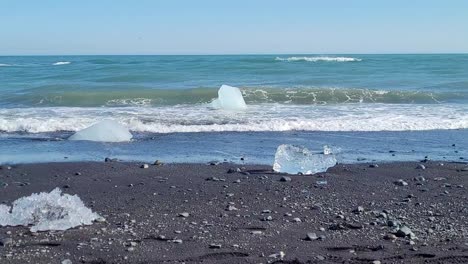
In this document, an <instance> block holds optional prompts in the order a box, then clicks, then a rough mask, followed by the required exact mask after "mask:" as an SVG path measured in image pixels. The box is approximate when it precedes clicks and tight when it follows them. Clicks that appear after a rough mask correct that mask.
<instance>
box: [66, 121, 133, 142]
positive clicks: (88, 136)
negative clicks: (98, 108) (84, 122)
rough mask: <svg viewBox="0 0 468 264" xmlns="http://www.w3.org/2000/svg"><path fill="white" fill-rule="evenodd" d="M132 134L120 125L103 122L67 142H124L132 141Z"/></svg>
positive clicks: (80, 132) (81, 131) (76, 134)
mask: <svg viewBox="0 0 468 264" xmlns="http://www.w3.org/2000/svg"><path fill="white" fill-rule="evenodd" d="M132 137H133V136H132V133H130V131H129V130H128V129H127V128H126V127H124V126H122V125H121V124H119V123H117V122H115V121H112V120H104V121H101V122H99V123H97V124H94V125H92V126H90V127H88V128H85V129H83V130H80V131H78V132H76V133H75V134H74V135H72V136H71V137H70V138H68V139H69V140H89V141H101V142H125V141H130V140H131V139H132Z"/></svg>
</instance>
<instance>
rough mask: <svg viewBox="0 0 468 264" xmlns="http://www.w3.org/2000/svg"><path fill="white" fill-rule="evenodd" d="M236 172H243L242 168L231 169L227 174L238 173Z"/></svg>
mask: <svg viewBox="0 0 468 264" xmlns="http://www.w3.org/2000/svg"><path fill="white" fill-rule="evenodd" d="M236 172H242V170H241V169H240V168H229V170H228V171H227V173H236Z"/></svg>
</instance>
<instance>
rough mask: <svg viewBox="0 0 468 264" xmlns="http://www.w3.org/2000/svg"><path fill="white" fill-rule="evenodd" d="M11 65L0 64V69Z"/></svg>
mask: <svg viewBox="0 0 468 264" xmlns="http://www.w3.org/2000/svg"><path fill="white" fill-rule="evenodd" d="M9 66H11V64H5V63H0V67H9Z"/></svg>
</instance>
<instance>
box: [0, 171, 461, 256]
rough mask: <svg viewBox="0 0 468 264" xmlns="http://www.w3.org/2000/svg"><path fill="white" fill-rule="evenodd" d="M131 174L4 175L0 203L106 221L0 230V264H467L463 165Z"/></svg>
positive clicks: (1, 180)
mask: <svg viewBox="0 0 468 264" xmlns="http://www.w3.org/2000/svg"><path fill="white" fill-rule="evenodd" d="M420 164H423V166H420ZM140 165H141V163H140V164H138V163H120V162H102V163H99V162H96V163H49V164H28V165H17V166H12V167H11V168H8V167H7V166H3V167H2V169H0V182H1V184H2V187H1V191H0V201H1V202H3V203H6V204H8V205H10V204H11V203H12V202H13V201H14V200H15V199H17V198H20V197H22V196H28V195H30V194H32V193H34V192H43V191H47V192H49V191H51V190H52V189H54V188H55V187H60V188H62V190H63V191H64V192H65V193H68V194H77V195H78V196H79V197H80V198H81V199H82V200H83V201H84V202H85V204H86V205H87V206H88V207H90V208H92V210H93V211H95V212H97V213H99V214H100V215H102V216H104V217H105V218H106V221H105V222H96V223H94V224H93V225H91V226H84V227H80V228H75V229H71V230H67V231H63V232H39V233H31V232H30V231H29V228H27V227H1V228H0V239H1V241H2V243H1V244H3V246H0V263H62V261H64V262H63V263H200V262H202V263H467V262H468V204H467V201H468V192H467V190H466V188H467V186H468V168H467V164H462V163H444V164H442V163H440V162H425V163H387V164H378V166H373V165H369V164H360V165H337V166H336V167H334V168H331V169H329V171H328V172H327V173H323V174H319V175H314V176H299V175H288V176H287V177H289V178H283V180H281V178H282V176H283V175H280V174H276V173H273V172H272V171H271V167H269V166H253V165H248V166H240V165H233V164H219V165H205V164H174V165H173V164H167V165H163V166H155V165H150V166H149V168H147V169H144V168H140ZM231 168H234V172H232V170H231V171H230V172H231V173H228V171H229V169H231ZM236 168H241V170H240V172H238V171H235V169H236ZM289 179H290V181H289ZM399 179H401V180H402V181H399V182H397V181H398V180H399ZM405 183H407V185H406V184H405ZM406 227H407V228H409V230H408V229H407V228H406ZM307 237H309V238H307ZM67 260H70V261H71V262H68V261H67Z"/></svg>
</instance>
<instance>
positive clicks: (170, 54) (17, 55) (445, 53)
mask: <svg viewBox="0 0 468 264" xmlns="http://www.w3.org/2000/svg"><path fill="white" fill-rule="evenodd" d="M460 54H468V52H375V53H374V52H369V53H344V52H337V53H333V52H327V53H323V52H320V53H314V52H298V53H166V54H164V53H159V54H158V53H147V54H145V53H137V54H135V53H134V54H132V53H120V54H112V53H109V54H98V53H96V54H0V57H22V56H24V57H42V56H44V57H46V56H258V55H460Z"/></svg>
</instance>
